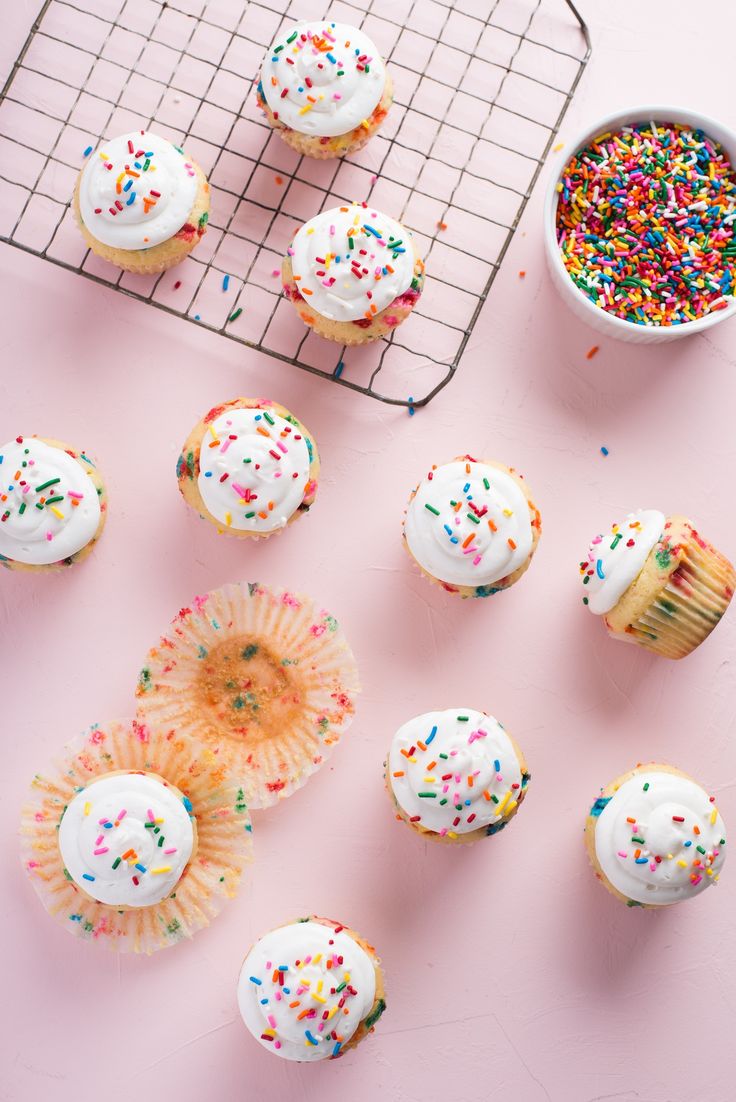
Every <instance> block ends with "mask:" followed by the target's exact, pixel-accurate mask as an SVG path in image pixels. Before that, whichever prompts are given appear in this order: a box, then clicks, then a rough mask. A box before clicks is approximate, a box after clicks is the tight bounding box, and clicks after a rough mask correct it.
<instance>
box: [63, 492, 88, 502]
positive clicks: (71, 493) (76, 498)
mask: <svg viewBox="0 0 736 1102" xmlns="http://www.w3.org/2000/svg"><path fill="white" fill-rule="evenodd" d="M66 496H67V497H73V498H75V500H77V501H81V500H82V498H83V497H84V494H76V493H75V492H74V490H67V492H66Z"/></svg>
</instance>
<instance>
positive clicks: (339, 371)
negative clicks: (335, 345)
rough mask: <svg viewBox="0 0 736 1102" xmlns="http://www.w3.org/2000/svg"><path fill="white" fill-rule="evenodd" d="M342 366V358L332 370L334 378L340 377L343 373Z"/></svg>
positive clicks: (343, 366)
mask: <svg viewBox="0 0 736 1102" xmlns="http://www.w3.org/2000/svg"><path fill="white" fill-rule="evenodd" d="M344 368H345V364H344V363H343V362H342V360H340V362H339V364H338V365H337V367H336V368H335V370H334V372H333V375H334V376H335V378H336V379H339V378H340V376H341V375H342V373H343V370H344Z"/></svg>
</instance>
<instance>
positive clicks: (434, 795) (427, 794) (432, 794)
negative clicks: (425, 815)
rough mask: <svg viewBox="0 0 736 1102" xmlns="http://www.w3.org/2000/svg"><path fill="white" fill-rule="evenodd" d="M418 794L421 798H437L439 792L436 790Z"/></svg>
mask: <svg viewBox="0 0 736 1102" xmlns="http://www.w3.org/2000/svg"><path fill="white" fill-rule="evenodd" d="M417 796H419V798H420V799H421V800H436V799H437V793H436V792H417Z"/></svg>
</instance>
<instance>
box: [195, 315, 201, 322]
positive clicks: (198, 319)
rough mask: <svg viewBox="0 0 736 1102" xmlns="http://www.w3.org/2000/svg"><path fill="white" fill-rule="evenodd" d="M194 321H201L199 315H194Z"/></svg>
mask: <svg viewBox="0 0 736 1102" xmlns="http://www.w3.org/2000/svg"><path fill="white" fill-rule="evenodd" d="M194 320H195V321H201V320H202V319H201V317H200V315H199V314H195V315H194Z"/></svg>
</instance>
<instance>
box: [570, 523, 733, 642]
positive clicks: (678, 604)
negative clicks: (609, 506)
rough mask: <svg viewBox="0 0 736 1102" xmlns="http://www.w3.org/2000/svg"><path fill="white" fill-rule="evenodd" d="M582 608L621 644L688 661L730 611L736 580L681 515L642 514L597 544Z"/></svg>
mask: <svg viewBox="0 0 736 1102" xmlns="http://www.w3.org/2000/svg"><path fill="white" fill-rule="evenodd" d="M580 574H581V578H582V582H583V586H584V589H583V603H584V604H585V605H587V606H588V609H589V611H590V612H592V613H594V614H595V615H596V616H602V617H603V623H604V624H605V626H606V628H607V630H608V632H609V634H610V635H612V636H613V637H614V638H615V639H624V640H629V641H630V642H632V643H638V644H639V646H641V647H646V649H647V650H651V651H654V652H655V654H661V655H663V656H664V657H665V658H684V657H685V656H686V655H688V654H690V653H691V651H693V650H695V648H696V647H697V646H698V645H699V644H700V643H702V642H703V640H704V639H707V637H708V636H709V635H710V633H711V632H712V631H713V628H714V627H715V626H716V624H718V623H719V621H720V619H721V617H722V616H723V614H724V612H725V611H726V609H727V608H728V606H729V604H730V601H731V598H732V597H733V593H734V586H735V585H736V573H734V568H733V566H732V565H731V563H730V562H729V561H728V559H727V558H726V557H725V556H724V555H722V554H721V552H720V551H717V550H716V548H715V547H713V545H712V544H710V543H708V542H707V540H705V539H703V537H702V536H701V534H700V533H699V532H698V530H697V529H696V528H695V527H694V526H693V524H692V522H691V521H689V520H687V519H686V518H685V517H682V516H671V517H665V515H664V513H660V512H659V511H658V510H657V509H638V510H637V511H636V512H635V513H629V515H628V516H627V517H626V518H625V519H624V520H623V521H621V522H620V523H618V524H613V525H612V526H611V530H610V531H609V532H608V533H607V534H606V535H598V536H596V537H595V539H594V540H593V541H592V543H591V545H590V548H589V550H588V554H587V557H586V558H585V560H584V561H583V562H581V564H580Z"/></svg>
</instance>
